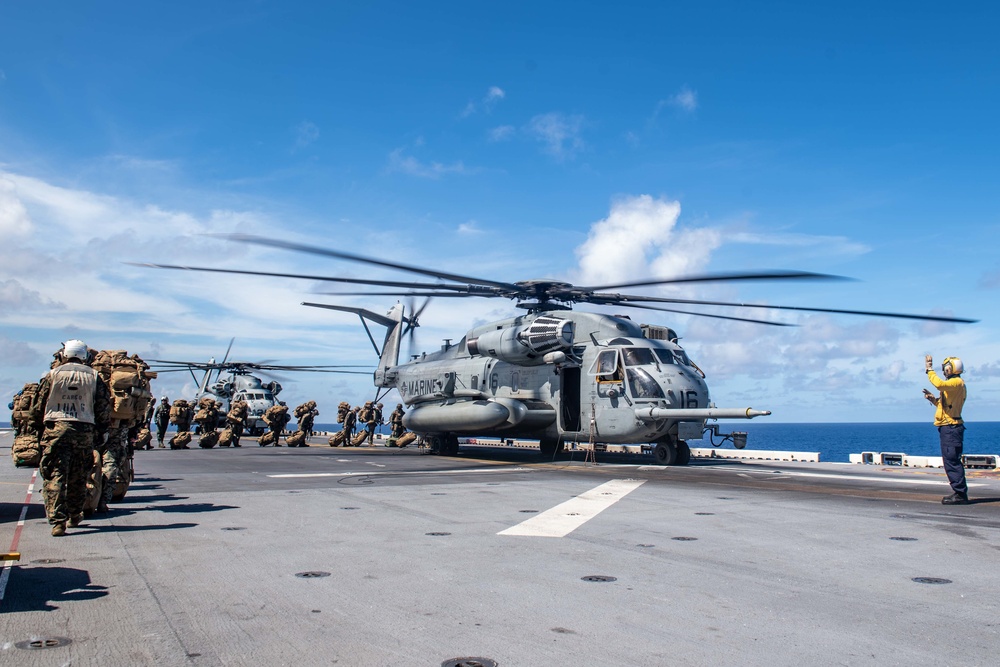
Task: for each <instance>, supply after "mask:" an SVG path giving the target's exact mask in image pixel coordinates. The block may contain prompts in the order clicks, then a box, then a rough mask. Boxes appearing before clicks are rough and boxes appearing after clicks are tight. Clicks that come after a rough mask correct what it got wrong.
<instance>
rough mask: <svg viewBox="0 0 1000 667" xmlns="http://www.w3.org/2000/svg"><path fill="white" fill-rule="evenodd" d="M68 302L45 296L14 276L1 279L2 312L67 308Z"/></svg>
mask: <svg viewBox="0 0 1000 667" xmlns="http://www.w3.org/2000/svg"><path fill="white" fill-rule="evenodd" d="M65 307H66V304H64V303H60V302H58V301H52V300H51V299H48V298H46V297H43V296H42V295H41V294H40V293H39V292H36V291H35V290H31V289H27V288H26V287H25V286H24V285H22V284H21V283H20V282H19V281H17V280H15V279H14V278H9V279H7V280H0V312H6V313H10V312H11V311H15V310H17V311H28V310H42V309H52V308H57V309H58V308H65Z"/></svg>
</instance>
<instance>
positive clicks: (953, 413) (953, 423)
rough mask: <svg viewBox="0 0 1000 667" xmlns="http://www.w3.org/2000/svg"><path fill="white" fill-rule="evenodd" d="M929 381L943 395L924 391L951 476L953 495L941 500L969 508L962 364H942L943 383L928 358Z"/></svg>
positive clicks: (950, 360) (952, 360) (954, 361)
mask: <svg viewBox="0 0 1000 667" xmlns="http://www.w3.org/2000/svg"><path fill="white" fill-rule="evenodd" d="M924 361H925V365H926V371H927V379H928V381H930V383H931V384H932V385H934V387H935V388H936V389H937V390H938V391H939V392H940V393H939V394H938V395H937V396H935V395H934V394H932V393H931V392H929V391H927V390H926V389H924V398H926V399H927V400H928V401H930V402H931V403H933V404H934V406H935V407H936V409H935V411H934V425H935V426H937V429H938V433H939V434H940V437H941V460H942V461H943V462H944V470H945V472H946V473H948V483H949V484H951V490H952V494H951V495H950V496H945V497H944V498H942V499H941V503H942V504H943V505H967V504H968V503H969V487H968V485H967V484H966V482H965V466H963V465H962V447H963V446H964V444H965V442H964V441H965V422H963V421H962V407H963V406H964V405H965V397H966V389H965V381H964V380H962V371H963V368H962V360H961V359H959V358H958V357H947V358H946V359H945V360H944V362H943V363H942V364H941V372H942V373H943V374H944V379H942V378H941V377H940V376H939V375H938V374H937V373H935V372H934V359H933V358H932V357H931V356H930V355H927V356H926V357H924Z"/></svg>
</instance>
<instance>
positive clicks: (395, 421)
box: [389, 403, 406, 438]
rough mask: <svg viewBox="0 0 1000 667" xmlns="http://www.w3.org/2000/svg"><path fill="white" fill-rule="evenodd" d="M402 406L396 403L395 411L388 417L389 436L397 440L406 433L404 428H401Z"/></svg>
mask: <svg viewBox="0 0 1000 667" xmlns="http://www.w3.org/2000/svg"><path fill="white" fill-rule="evenodd" d="M403 414H404V413H403V404H402V403H397V404H396V409H395V410H393V411H392V414H390V415H389V436H390V437H393V438H398V437H400V436H401V435H403V433H405V432H406V427H405V426H403Z"/></svg>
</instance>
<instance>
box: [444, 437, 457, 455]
mask: <svg viewBox="0 0 1000 667" xmlns="http://www.w3.org/2000/svg"><path fill="white" fill-rule="evenodd" d="M441 454H442V455H444V456H458V436H457V435H455V434H454V433H449V434H447V435H446V436H444V447H443V448H442V449H441Z"/></svg>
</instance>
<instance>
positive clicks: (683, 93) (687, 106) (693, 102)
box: [668, 86, 698, 112]
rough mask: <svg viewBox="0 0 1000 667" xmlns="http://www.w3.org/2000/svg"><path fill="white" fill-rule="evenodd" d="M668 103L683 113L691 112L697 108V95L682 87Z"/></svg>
mask: <svg viewBox="0 0 1000 667" xmlns="http://www.w3.org/2000/svg"><path fill="white" fill-rule="evenodd" d="M668 103H669V104H670V105H671V106H674V107H677V108H678V109H681V110H683V111H687V112H692V111H694V110H695V109H697V108H698V93H696V92H695V91H693V90H691V89H690V88H688V87H687V86H683V87H682V88H681V89H680V91H679V92H678V93H677V94H675V95H672V96H671V97H670V99H669V100H668Z"/></svg>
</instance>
